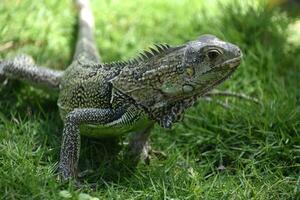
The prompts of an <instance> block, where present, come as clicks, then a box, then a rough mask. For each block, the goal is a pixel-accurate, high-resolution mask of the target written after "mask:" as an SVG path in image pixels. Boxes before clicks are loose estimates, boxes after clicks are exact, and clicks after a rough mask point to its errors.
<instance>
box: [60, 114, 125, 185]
mask: <svg viewBox="0 0 300 200" xmlns="http://www.w3.org/2000/svg"><path fill="white" fill-rule="evenodd" d="M123 113H124V111H123V109H122V108H119V109H117V110H112V109H97V108H84V109H76V110H74V111H72V112H70V113H69V114H68V115H67V116H66V119H65V123H64V130H63V139H62V147H61V152H60V162H59V174H60V177H61V178H62V179H63V180H66V179H69V178H71V177H75V176H76V172H77V167H78V159H79V153H80V130H79V128H80V125H83V124H106V123H109V122H111V121H113V120H115V119H117V118H120V116H122V115H123Z"/></svg>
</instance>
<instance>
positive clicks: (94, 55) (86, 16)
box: [73, 0, 100, 63]
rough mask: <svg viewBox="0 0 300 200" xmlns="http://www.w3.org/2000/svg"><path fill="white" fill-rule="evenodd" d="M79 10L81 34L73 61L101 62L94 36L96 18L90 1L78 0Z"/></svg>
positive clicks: (79, 33) (79, 34)
mask: <svg viewBox="0 0 300 200" xmlns="http://www.w3.org/2000/svg"><path fill="white" fill-rule="evenodd" d="M76 5H77V7H78V9H79V16H78V23H79V32H78V39H77V44H76V50H75V55H74V58H73V60H78V59H79V60H81V59H85V60H88V61H91V62H97V63H98V62H100V55H99V53H98V51H97V47H96V42H95V39H94V36H93V30H94V26H95V24H94V17H93V14H92V11H91V8H90V5H89V0H76Z"/></svg>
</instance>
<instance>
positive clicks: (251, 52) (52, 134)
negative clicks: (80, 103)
mask: <svg viewBox="0 0 300 200" xmlns="http://www.w3.org/2000/svg"><path fill="white" fill-rule="evenodd" d="M2 1H3V0H2ZM204 2H206V1H203V2H201V1H198V0H192V1H188V0H165V1H160V0H155V1H151V0H143V1H142V0H139V1H130V0H124V1H121V0H118V1H93V2H92V5H93V11H94V13H95V17H96V26H97V30H96V33H95V34H96V38H97V43H98V46H99V49H100V52H101V55H102V58H103V60H105V61H111V60H119V59H127V58H130V57H132V56H134V55H135V54H136V53H137V52H139V51H140V50H141V49H143V48H146V47H148V46H149V45H151V44H152V43H159V42H167V43H170V44H180V43H183V42H186V41H188V40H191V39H195V38H197V37H198V36H199V35H201V34H204V33H211V34H215V35H217V36H219V37H220V38H222V39H224V40H228V41H231V42H233V43H236V44H238V45H239V46H240V47H241V48H242V50H243V53H244V59H243V62H242V64H241V66H240V68H239V69H238V70H237V72H236V73H235V74H234V76H233V77H232V79H230V80H228V81H227V82H226V83H225V84H223V85H222V86H221V87H219V89H222V90H231V91H235V92H243V93H246V94H249V95H251V96H253V97H256V98H258V99H260V100H261V101H262V105H261V106H258V105H254V104H251V103H247V102H243V101H239V100H236V99H233V100H232V99H228V102H229V103H230V104H231V105H232V107H233V108H232V109H230V110H226V109H223V108H222V107H220V106H218V105H217V104H216V102H212V103H207V102H204V101H199V104H198V105H197V107H194V108H192V109H190V110H189V111H188V112H187V114H186V116H185V120H184V122H183V123H181V124H177V125H176V126H175V127H174V129H173V130H171V131H168V130H164V129H162V128H160V127H158V126H156V127H155V129H154V131H153V135H152V138H151V143H152V146H153V148H154V149H156V150H161V151H164V152H165V153H166V154H167V155H168V157H167V159H159V158H157V157H153V158H152V160H151V163H150V165H149V166H148V165H143V164H140V165H139V166H138V168H137V170H136V171H131V170H129V169H128V167H127V166H126V165H125V164H124V163H122V161H121V160H119V159H118V156H116V158H112V155H111V154H116V153H117V152H118V149H116V148H117V146H116V145H115V147H116V148H110V146H113V145H111V142H110V141H89V140H87V139H84V141H83V144H82V147H83V150H82V155H81V160H80V168H81V169H82V170H83V169H87V168H92V169H94V173H92V174H91V175H89V176H88V177H87V180H88V181H97V188H96V190H90V189H89V188H88V187H85V188H82V189H79V190H78V189H76V188H75V187H74V185H73V184H72V183H70V184H61V183H59V182H57V181H56V175H55V170H56V164H57V161H58V158H59V150H60V139H61V132H62V122H61V120H60V119H59V114H58V110H57V107H56V97H57V95H53V94H49V93H47V92H45V91H42V90H39V89H36V88H33V87H31V86H29V85H27V84H23V83H21V82H18V81H12V80H9V81H8V82H7V83H6V84H1V86H0V196H1V197H2V198H3V199H63V198H64V197H63V196H65V197H66V196H68V195H71V196H72V197H71V198H72V199H78V198H79V199H84V198H87V197H86V196H84V194H89V195H90V196H93V197H98V198H99V199H300V107H299V105H300V90H299V86H300V85H299V80H300V56H299V55H300V43H299V39H298V40H297V38H300V35H298V37H297V35H295V34H296V33H291V32H290V31H289V30H290V27H291V25H292V24H293V23H294V22H295V21H296V20H299V13H298V15H297V12H296V15H295V12H294V13H293V16H290V15H289V14H288V13H285V12H284V11H282V10H278V9H277V8H270V7H268V6H266V5H265V4H263V3H259V2H256V1H255V2H254V1H225V2H224V1H222V3H220V2H218V1H210V3H208V4H207V3H204ZM242 2H243V3H242ZM245 2H248V3H245ZM297 16H298V17H297ZM294 30H295V29H294ZM298 34H299V32H298ZM75 36H76V12H75V9H74V6H73V5H72V2H71V1H70V0H69V1H60V0H47V1H46V0H45V1H34V3H33V1H30V0H22V1H21V0H15V1H10V0H4V1H3V2H2V3H1V4H0V58H1V59H4V58H9V57H13V56H15V55H16V54H18V53H27V54H30V55H32V56H33V57H34V59H35V60H36V61H37V63H39V64H43V65H45V66H48V67H52V68H57V69H63V68H64V67H65V66H67V65H68V63H70V59H71V56H72V52H73V48H74V44H75V39H76V38H75ZM289 38H294V39H293V40H290V39H289ZM295 38H296V39H295ZM291 41H293V42H291ZM297 42H298V43H297ZM220 100H223V99H220ZM222 168H223V169H222ZM61 191H63V192H61ZM66 193H69V194H66ZM87 199H88V198H87Z"/></svg>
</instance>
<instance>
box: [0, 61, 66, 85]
mask: <svg viewBox="0 0 300 200" xmlns="http://www.w3.org/2000/svg"><path fill="white" fill-rule="evenodd" d="M62 74H63V72H62V71H58V70H52V69H48V68H46V67H41V66H37V65H35V63H34V61H33V59H32V58H31V57H30V56H27V55H19V56H17V57H15V58H13V59H8V60H2V61H0V78H5V77H8V78H11V79H18V80H24V81H27V82H30V83H34V84H37V85H44V86H47V87H50V88H58V86H59V83H60V79H61V76H62Z"/></svg>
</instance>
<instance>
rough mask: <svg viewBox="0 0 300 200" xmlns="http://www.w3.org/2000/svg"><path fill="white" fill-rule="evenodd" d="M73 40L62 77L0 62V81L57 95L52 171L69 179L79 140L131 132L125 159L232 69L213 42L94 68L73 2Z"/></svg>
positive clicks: (233, 59) (96, 59) (205, 39)
mask: <svg viewBox="0 0 300 200" xmlns="http://www.w3.org/2000/svg"><path fill="white" fill-rule="evenodd" d="M78 7H79V37H78V41H77V46H76V51H75V55H74V59H73V62H72V64H71V65H70V66H69V67H68V68H67V69H66V70H65V71H54V70H50V69H46V68H43V67H39V66H35V65H34V63H33V61H32V60H31V59H29V58H28V57H24V56H23V57H17V58H15V59H13V60H7V61H1V62H0V76H1V75H2V76H6V77H9V78H15V79H22V80H26V81H29V82H32V83H36V84H38V85H46V86H48V87H51V88H57V89H59V99H58V107H59V110H60V115H61V118H62V119H63V121H64V130H63V140H62V147H61V155H60V163H59V172H60V175H61V177H62V178H63V179H68V178H70V177H74V176H76V171H77V165H78V159H79V149H80V134H82V135H87V136H92V137H103V136H121V135H124V134H128V133H131V132H134V133H135V135H134V136H133V137H132V138H131V140H130V142H129V149H130V151H131V152H132V154H133V157H139V156H140V154H141V153H142V152H145V151H147V150H148V136H149V132H150V130H151V127H152V126H153V124H154V123H155V122H157V123H159V124H160V125H161V126H162V127H165V128H170V127H171V126H172V124H173V123H174V122H177V121H179V120H180V119H181V116H182V114H183V112H184V110H186V109H187V108H188V107H190V106H192V105H193V103H194V102H195V101H196V100H197V98H198V97H200V96H202V95H204V94H205V93H206V92H208V91H209V90H211V89H212V88H213V87H214V86H216V85H218V84H220V83H221V82H223V81H224V80H225V79H226V78H228V77H229V76H230V75H231V74H232V73H233V72H234V70H235V69H236V68H237V66H238V65H239V62H240V58H241V52H240V50H239V48H238V47H237V46H235V45H233V44H230V43H227V42H224V41H221V40H220V39H218V38H216V37H215V36H211V35H204V36H202V37H200V38H199V39H198V40H195V41H191V42H188V43H185V44H183V45H180V46H177V47H170V46H168V45H156V46H155V47H154V48H152V49H150V50H149V51H146V52H143V53H142V54H141V55H140V56H139V57H138V58H136V59H133V60H130V61H127V62H116V63H111V64H101V63H100V56H99V54H98V53H97V50H96V47H95V42H94V38H93V34H92V31H93V26H94V25H93V16H92V14H91V11H90V8H89V6H88V2H87V1H84V0H82V1H79V2H78Z"/></svg>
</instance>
